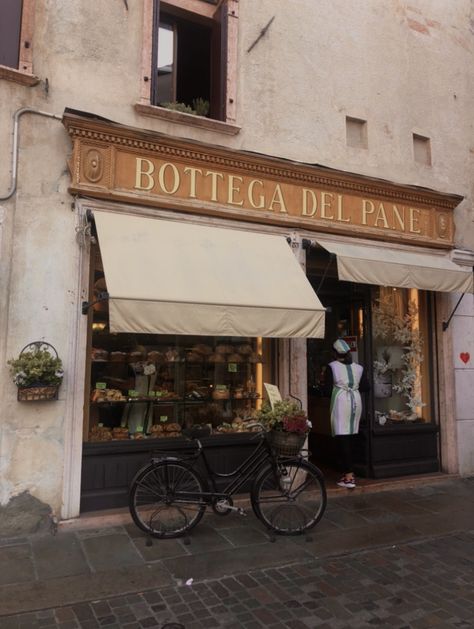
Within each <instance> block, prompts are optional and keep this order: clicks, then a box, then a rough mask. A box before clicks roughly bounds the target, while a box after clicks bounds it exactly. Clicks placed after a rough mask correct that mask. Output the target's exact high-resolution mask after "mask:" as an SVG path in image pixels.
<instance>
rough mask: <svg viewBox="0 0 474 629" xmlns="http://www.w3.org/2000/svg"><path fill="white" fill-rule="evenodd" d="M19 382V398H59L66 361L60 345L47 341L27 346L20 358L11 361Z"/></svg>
mask: <svg viewBox="0 0 474 629" xmlns="http://www.w3.org/2000/svg"><path fill="white" fill-rule="evenodd" d="M8 364H9V365H10V373H11V374H12V376H13V379H14V382H15V384H16V385H17V399H18V401H19V402H48V401H50V400H57V399H58V390H59V387H60V385H61V382H62V378H63V371H62V363H61V360H60V359H59V357H58V353H57V351H56V349H55V348H54V347H53V346H52V345H51V344H50V343H46V341H34V342H33V343H29V344H28V345H26V347H24V348H23V349H22V350H21V352H20V354H19V356H18V358H17V359H12V360H9V361H8Z"/></svg>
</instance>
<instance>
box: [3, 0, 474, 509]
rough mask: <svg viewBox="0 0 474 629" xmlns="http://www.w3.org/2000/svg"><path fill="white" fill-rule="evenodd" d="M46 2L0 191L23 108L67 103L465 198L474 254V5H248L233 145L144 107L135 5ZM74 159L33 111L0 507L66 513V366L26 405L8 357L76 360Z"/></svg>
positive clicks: (8, 285)
mask: <svg viewBox="0 0 474 629" xmlns="http://www.w3.org/2000/svg"><path fill="white" fill-rule="evenodd" d="M36 4H37V9H36V16H35V18H36V19H35V32H34V40H33V63H34V73H35V74H36V75H37V76H38V77H39V78H40V79H41V82H40V83H39V85H37V86H35V87H24V86H21V85H17V84H15V83H12V82H8V81H4V80H0V158H1V161H0V163H1V164H2V167H1V168H0V196H2V195H3V194H5V192H6V190H7V189H8V186H9V183H10V155H11V148H10V147H11V144H10V139H11V138H10V134H11V128H12V126H11V117H12V114H13V112H14V111H15V110H17V109H18V108H20V107H23V106H30V107H35V108H39V109H42V110H46V111H49V112H55V113H59V114H60V113H62V111H63V110H64V108H65V107H70V108H75V109H79V110H84V111H90V112H93V113H95V114H98V115H101V116H104V117H106V118H109V119H111V120H114V121H117V122H121V123H124V124H129V125H134V126H136V127H141V128H146V129H152V130H155V131H161V132H164V133H167V134H171V135H173V134H175V135H179V136H182V137H188V138H194V139H200V140H202V141H205V142H209V143H214V144H221V145H226V146H230V147H234V148H241V149H245V150H250V151H257V152H260V153H266V154H269V155H275V156H279V157H284V158H289V159H294V160H298V161H302V162H309V163H318V164H323V165H326V166H331V167H334V168H338V169H341V170H347V171H353V172H357V173H362V174H367V175H371V176H376V177H381V178H386V179H390V180H392V181H396V182H398V183H404V184H415V185H420V186H426V187H430V188H435V189H437V190H440V191H445V192H454V193H457V194H461V195H463V196H465V197H466V200H465V201H464V202H463V203H462V204H461V206H460V207H459V208H457V209H456V211H455V222H456V226H457V234H456V244H457V246H458V247H465V248H471V249H474V230H473V213H472V209H471V205H472V194H473V178H472V167H473V160H474V135H473V130H472V111H474V89H473V87H474V86H473V81H472V77H473V72H474V71H473V68H474V64H473V33H472V25H471V24H472V20H471V18H472V17H473V12H472V3H471V1H470V0H456V1H455V2H445V1H444V0H410V2H408V1H406V2H405V1H404V2H402V1H398V0H317V1H315V0H298V2H288V1H287V0H259V2H255V1H254V0H240V18H239V66H238V76H237V85H238V89H237V112H238V115H237V124H239V125H240V126H241V128H242V129H241V132H240V133H239V134H238V135H237V136H227V135H222V134H218V133H213V132H211V131H205V130H199V129H196V128H188V127H186V126H183V125H176V124H172V123H169V122H165V121H163V120H159V119H152V118H146V117H144V116H142V115H140V114H138V113H136V111H135V109H134V108H133V105H134V103H136V102H137V101H138V100H139V95H140V88H141V82H142V75H141V46H142V3H141V2H128V6H129V10H127V9H126V6H125V3H124V2H122V1H121V0H113V1H112V0H94V1H92V0H78V1H77V2H65V0H48V2H38V3H36ZM273 16H275V19H274V21H273V23H272V24H271V26H270V28H269V30H268V32H267V33H266V35H265V36H264V37H262V39H261V40H260V41H259V42H258V43H257V45H256V46H255V47H254V48H253V50H252V51H251V52H250V53H248V52H247V49H248V48H249V46H250V45H251V44H252V43H253V42H254V41H255V39H256V38H257V37H258V35H259V33H260V30H261V29H262V27H263V26H265V25H266V24H267V23H268V21H269V20H270V19H271V18H272V17H273ZM46 79H47V82H46ZM346 116H351V117H356V118H362V119H364V120H367V122H368V149H354V148H350V147H347V146H346V132H345V117H346ZM413 133H418V134H421V135H424V136H427V137H429V138H431V148H432V160H433V164H432V166H431V167H429V166H423V165H420V164H417V163H415V162H414V159H413V145H412V134H413ZM69 151H70V144H69V140H68V137H67V135H66V133H65V131H64V129H63V127H62V126H61V124H60V123H59V122H57V121H55V120H49V119H45V118H41V117H35V116H30V115H26V116H24V117H23V119H22V121H21V123H20V159H19V185H18V192H17V194H16V195H15V196H14V197H13V198H12V199H11V200H9V201H4V202H1V201H0V206H1V207H0V222H1V225H0V230H1V231H0V234H1V241H0V253H1V256H2V272H1V274H0V298H1V301H2V304H5V307H3V308H2V309H1V311H0V342H1V346H0V359H1V367H0V369H1V372H0V373H1V378H2V380H1V388H0V394H1V396H2V400H3V402H2V406H1V418H0V422H1V423H0V426H1V430H0V478H1V483H0V503H1V504H5V503H6V502H8V500H9V498H10V497H11V496H12V495H17V494H20V493H21V492H23V491H25V490H27V491H29V492H31V493H32V494H33V495H35V496H36V497H37V498H38V499H40V500H41V501H42V502H45V503H47V504H49V505H51V506H52V509H53V511H55V512H56V513H58V512H59V511H60V509H61V503H62V487H63V479H64V469H63V458H64V449H65V434H66V432H65V431H68V430H70V425H69V427H68V422H70V421H71V417H70V404H69V402H68V400H69V399H70V394H71V391H72V390H73V387H74V383H73V382H71V381H70V373H71V369H70V368H69V369H68V368H67V369H66V378H65V381H64V383H63V385H62V387H61V393H60V400H59V401H58V402H55V403H47V404H43V405H40V404H31V405H29V404H19V403H18V402H17V401H16V390H15V387H14V386H13V384H12V383H11V382H10V379H9V377H8V375H7V369H6V366H5V363H6V360H7V359H8V358H10V357H12V356H13V355H15V354H17V353H18V351H19V350H20V349H21V347H22V346H23V345H25V344H26V343H28V342H30V341H32V340H35V339H37V338H43V339H45V340H48V341H49V342H51V343H53V344H54V345H55V346H56V347H57V349H58V351H59V353H60V355H61V357H62V358H63V360H64V361H65V364H66V366H67V367H68V366H69V367H71V366H72V363H73V360H74V357H73V356H72V354H73V343H72V341H71V339H72V338H74V337H75V335H76V326H77V312H78V308H79V306H80V301H81V296H80V295H79V293H78V282H77V277H78V272H79V271H78V269H79V264H80V260H79V249H78V246H77V244H76V241H75V225H76V216H75V215H74V212H73V211H72V210H71V201H72V199H71V197H70V196H69V195H68V193H67V185H68V181H69V175H68V173H67V168H66V157H67V154H68V152H69ZM467 308H468V310H467V311H466V312H464V311H463V314H462V315H459V317H458V319H459V321H456V322H455V325H453V330H454V333H455V335H459V338H460V339H461V338H463V337H464V336H466V335H467V337H468V338H469V339H471V340H469V347H470V348H471V349H470V350H468V351H470V353H471V356H473V355H474V351H473V350H472V338H471V336H469V334H470V332H469V330H471V331H472V322H473V319H472V300H471V309H470V310H469V306H467ZM461 319H462V321H461ZM456 351H458V348H456ZM456 351H455V352H454V355H455V358H454V360H455V363H454V367H455V368H456V382H457V390H456V394H457V399H458V411H457V412H458V418H459V420H460V421H459V436H458V441H459V444H460V458H461V468H462V470H463V471H464V472H468V471H469V470H471V471H474V463H473V462H472V456H473V455H472V451H473V445H472V442H473V433H474V428H473V426H474V417H472V408H473V407H474V404H473V405H471V407H470V408H471V414H470V415H469V412H468V410H466V407H465V406H463V404H465V402H464V401H463V400H464V398H465V396H466V395H468V392H469V391H471V393H472V369H471V371H469V365H465V366H463V365H460V364H459V360H458V359H457V358H456ZM471 361H472V358H471ZM471 367H472V362H471ZM466 399H467V398H466ZM466 413H467V415H469V416H468V417H467V416H466V417H465V415H466ZM469 443H470V444H471V445H468V444H469Z"/></svg>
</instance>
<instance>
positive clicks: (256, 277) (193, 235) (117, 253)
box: [94, 211, 324, 338]
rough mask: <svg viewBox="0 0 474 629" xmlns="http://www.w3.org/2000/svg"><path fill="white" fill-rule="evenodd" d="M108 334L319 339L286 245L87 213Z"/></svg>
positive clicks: (320, 321) (306, 291)
mask: <svg viewBox="0 0 474 629" xmlns="http://www.w3.org/2000/svg"><path fill="white" fill-rule="evenodd" d="M94 218H95V223H96V227H97V233H98V238H99V244H100V251H101V255H102V262H103V265H104V273H105V279H106V283H107V290H108V292H109V316H110V330H111V332H148V333H154V334H199V335H210V336H263V337H305V338H306V337H317V338H322V337H323V336H324V308H323V306H322V305H321V303H320V301H319V299H318V298H317V296H316V294H315V292H314V291H313V289H312V287H311V285H310V283H309V282H308V280H307V279H306V275H305V274H304V272H303V270H302V268H301V266H300V265H299V263H298V261H297V260H296V258H295V256H294V254H293V252H292V250H291V248H290V247H289V246H288V243H287V241H286V239H285V238H284V237H282V236H274V235H267V234H258V233H254V232H247V231H241V230H238V229H224V228H221V227H208V226H203V225H196V224H191V223H187V222H186V223H184V222H178V221H169V220H161V219H155V218H143V217H137V216H130V215H127V214H122V213H120V214H119V213H113V212H106V211H94Z"/></svg>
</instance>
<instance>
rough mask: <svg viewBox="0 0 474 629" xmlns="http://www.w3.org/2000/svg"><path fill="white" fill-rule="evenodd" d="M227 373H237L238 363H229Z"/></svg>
mask: <svg viewBox="0 0 474 629" xmlns="http://www.w3.org/2000/svg"><path fill="white" fill-rule="evenodd" d="M227 371H229V372H230V373H237V363H229V364H228V365H227Z"/></svg>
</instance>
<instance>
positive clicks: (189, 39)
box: [151, 11, 226, 120]
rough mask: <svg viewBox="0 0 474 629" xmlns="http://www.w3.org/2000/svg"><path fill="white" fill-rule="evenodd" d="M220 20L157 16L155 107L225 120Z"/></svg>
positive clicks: (223, 37)
mask: <svg viewBox="0 0 474 629" xmlns="http://www.w3.org/2000/svg"><path fill="white" fill-rule="evenodd" d="M222 15H224V11H221V12H219V15H218V17H216V18H215V19H213V20H209V19H204V18H202V17H199V16H196V15H193V14H188V13H184V12H183V11H180V12H179V15H174V14H171V13H164V12H163V11H160V12H159V15H157V14H155V28H154V32H155V35H154V46H153V68H154V71H153V82H152V97H151V102H152V104H153V105H159V106H162V107H168V108H170V109H175V110H177V111H184V112H185V113H192V114H197V115H201V116H208V117H210V118H215V119H220V120H223V119H224V120H225V94H224V86H225V75H224V72H225V62H226V55H225V49H224V48H223V43H224V44H225V42H224V41H223V40H224V39H225V35H224V22H225V20H223V19H222Z"/></svg>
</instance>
